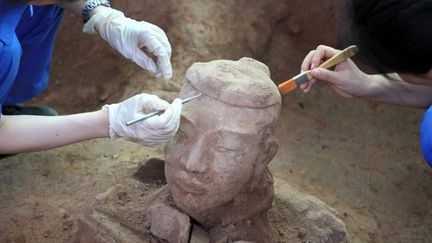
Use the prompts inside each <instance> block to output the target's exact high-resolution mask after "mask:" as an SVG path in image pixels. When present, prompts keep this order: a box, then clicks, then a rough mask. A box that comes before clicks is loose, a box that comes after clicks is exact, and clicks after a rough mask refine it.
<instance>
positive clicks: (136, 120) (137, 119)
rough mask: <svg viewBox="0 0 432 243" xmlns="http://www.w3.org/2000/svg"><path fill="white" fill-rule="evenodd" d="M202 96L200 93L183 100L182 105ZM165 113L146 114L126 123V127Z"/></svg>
mask: <svg viewBox="0 0 432 243" xmlns="http://www.w3.org/2000/svg"><path fill="white" fill-rule="evenodd" d="M201 95H202V93H199V94H197V95H194V96H192V97H189V98H185V99H182V104H185V103H188V102H189V101H191V100H193V99H195V98H198V97H200V96H201ZM163 112H164V111H153V112H150V113H147V114H144V115H142V116H140V117H138V118H135V119H133V120H130V121H128V122H126V125H127V126H130V125H132V124H134V123H137V122H139V121H142V120H145V119H147V118H150V117H153V116H156V115H159V114H161V113H163Z"/></svg>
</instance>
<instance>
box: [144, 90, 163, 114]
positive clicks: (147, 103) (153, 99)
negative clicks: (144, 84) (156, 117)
mask: <svg viewBox="0 0 432 243" xmlns="http://www.w3.org/2000/svg"><path fill="white" fill-rule="evenodd" d="M169 106H170V104H169V103H168V102H167V101H165V100H163V99H161V98H159V97H158V96H156V95H150V94H142V96H141V100H140V108H141V109H140V111H147V112H148V111H163V110H166V109H168V107H169Z"/></svg>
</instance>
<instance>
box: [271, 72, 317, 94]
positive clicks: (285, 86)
mask: <svg viewBox="0 0 432 243" xmlns="http://www.w3.org/2000/svg"><path fill="white" fill-rule="evenodd" d="M311 78H312V71H310V70H309V71H306V72H303V73H300V74H299V75H297V76H295V77H294V78H292V79H290V80H288V81H285V82H283V83H281V84H279V85H278V88H279V92H280V93H281V94H282V95H286V94H288V93H289V92H291V91H293V90H295V89H296V88H297V86H299V85H300V84H302V83H305V82H307V81H309V80H310V79H311Z"/></svg>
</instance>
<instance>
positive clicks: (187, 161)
mask: <svg viewBox="0 0 432 243" xmlns="http://www.w3.org/2000/svg"><path fill="white" fill-rule="evenodd" d="M269 76H270V74H269V70H268V68H267V66H265V65H264V64H263V63H260V62H258V61H255V60H253V59H251V58H242V59H240V60H239V61H228V60H217V61H212V62H208V63H195V64H194V65H193V66H192V67H190V68H189V69H188V71H187V73H186V80H185V82H184V85H183V87H182V89H181V91H180V97H182V98H186V97H190V96H193V95H196V94H198V93H202V95H201V96H200V97H199V98H197V99H195V100H193V101H191V102H189V103H187V104H186V105H184V106H183V111H182V120H181V125H180V128H179V131H178V133H177V135H176V137H175V139H174V140H173V141H172V142H171V143H170V144H169V145H167V147H166V148H165V161H166V163H165V176H166V179H167V183H168V186H169V189H170V192H171V195H172V197H173V199H174V202H175V204H176V206H177V207H178V208H180V209H181V210H183V211H184V212H185V213H187V214H188V215H189V216H191V217H192V218H194V219H196V220H197V221H198V222H200V223H202V224H203V225H205V226H212V225H215V224H229V223H234V222H235V221H237V220H242V219H244V218H247V217H250V216H252V215H254V214H256V213H259V212H261V211H263V210H267V209H269V208H270V207H271V202H272V200H273V181H272V177H271V174H270V173H269V171H268V168H267V165H268V163H269V162H270V161H271V159H272V158H273V156H274V155H275V153H276V151H277V148H278V143H277V141H276V139H275V138H274V131H275V128H276V122H277V120H278V117H279V111H280V105H281V97H280V94H279V91H278V89H277V87H276V85H275V84H274V83H273V81H272V80H271V79H270V77H269Z"/></svg>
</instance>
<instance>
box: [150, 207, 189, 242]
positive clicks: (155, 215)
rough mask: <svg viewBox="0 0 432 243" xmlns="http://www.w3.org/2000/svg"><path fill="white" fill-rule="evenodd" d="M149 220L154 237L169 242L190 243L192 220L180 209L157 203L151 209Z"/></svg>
mask: <svg viewBox="0 0 432 243" xmlns="http://www.w3.org/2000/svg"><path fill="white" fill-rule="evenodd" d="M147 219H148V221H149V222H150V224H151V226H150V232H151V233H152V234H153V235H155V236H157V237H159V238H161V239H164V240H167V241H168V242H178V243H186V242H188V240H189V232H190V228H191V224H190V219H189V216H187V215H186V214H184V213H182V212H180V211H179V210H178V209H176V208H173V207H171V206H170V205H168V204H165V203H157V204H155V205H153V206H152V207H151V208H150V210H149V213H148V215H147Z"/></svg>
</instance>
